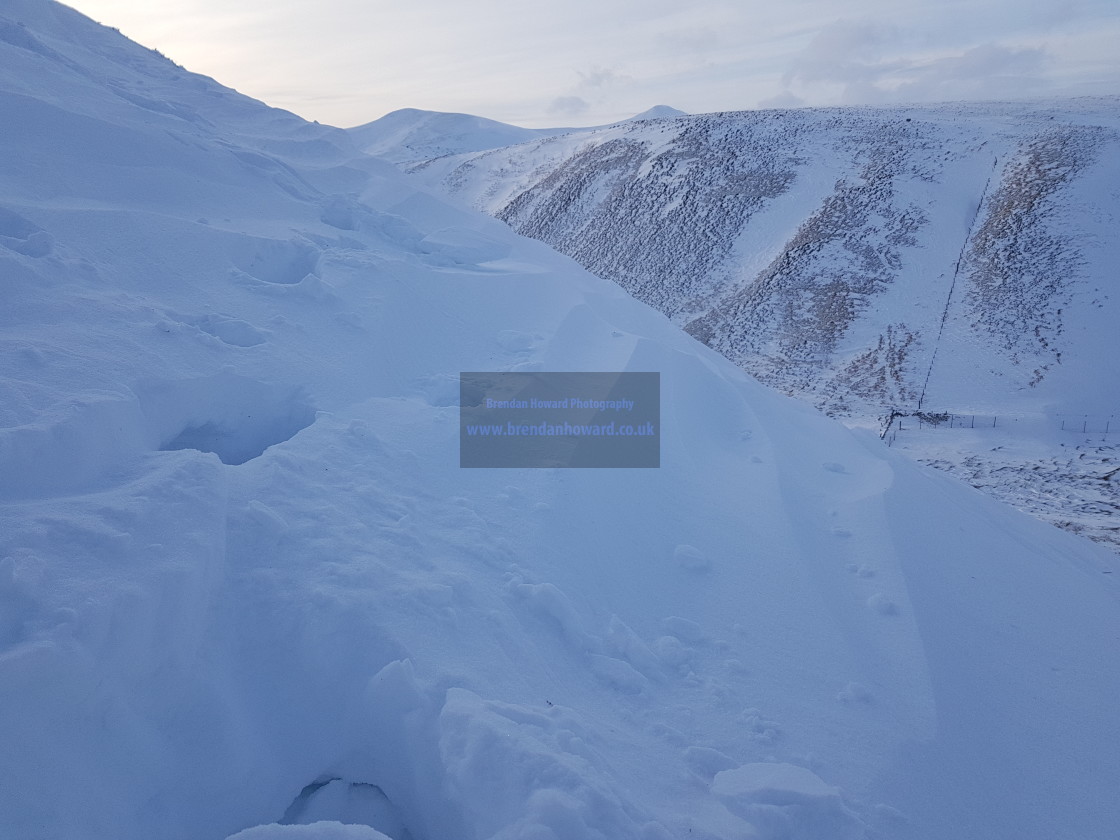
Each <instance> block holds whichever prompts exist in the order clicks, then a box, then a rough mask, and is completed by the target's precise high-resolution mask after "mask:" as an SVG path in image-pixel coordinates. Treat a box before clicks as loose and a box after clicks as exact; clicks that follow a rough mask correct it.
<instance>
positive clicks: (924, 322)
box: [414, 97, 1120, 545]
mask: <svg viewBox="0 0 1120 840" xmlns="http://www.w3.org/2000/svg"><path fill="white" fill-rule="evenodd" d="M414 169H415V171H416V172H417V174H418V175H420V176H421V177H423V178H425V179H427V181H428V182H429V183H431V184H434V185H437V186H439V187H440V188H441V189H444V190H446V191H448V192H449V193H451V194H453V195H456V196H460V197H463V198H465V199H466V200H467V201H469V202H470V203H471V204H473V205H474V206H477V207H479V208H481V209H484V210H486V211H487V212H489V213H491V214H493V215H495V216H497V217H498V218H501V219H503V220H505V221H506V222H508V223H509V224H510V225H511V226H512V227H513V228H514V229H516V230H518V231H520V232H521V233H524V234H527V235H529V236H533V237H536V238H538V239H541V240H543V241H545V242H548V243H549V244H551V245H553V246H554V247H556V248H557V249H558V250H560V251H562V252H564V253H567V254H569V255H570V256H572V257H574V258H575V259H577V260H579V261H580V262H581V263H582V264H583V265H584V266H586V267H588V268H589V269H590V270H592V271H594V272H595V273H597V274H599V275H601V276H604V277H608V278H610V279H613V280H615V281H616V282H618V283H619V284H620V285H622V286H623V287H624V288H626V289H627V290H629V291H630V292H631V293H632V294H634V295H635V296H636V297H638V298H639V299H641V300H644V301H646V302H647V303H650V304H651V305H653V306H656V307H658V308H659V309H661V310H662V311H663V312H664V313H665V314H667V315H668V316H669V317H670V318H671V319H673V321H674V322H675V323H678V324H680V325H681V326H682V327H684V328H685V329H687V330H688V331H689V332H690V333H692V334H693V335H694V336H696V337H697V338H699V339H700V340H702V341H704V342H705V343H706V344H708V345H709V346H711V347H713V348H715V349H717V350H719V351H720V352H721V353H723V354H724V355H725V356H727V357H728V358H730V359H731V360H732V361H734V362H736V363H737V364H739V365H741V366H742V367H743V368H744V369H745V370H747V371H748V372H750V373H751V374H752V375H754V376H755V377H757V378H758V379H760V380H761V381H763V382H765V383H767V384H769V385H771V386H773V387H775V388H777V389H779V390H781V391H784V392H786V393H788V394H791V395H795V396H798V397H800V398H802V399H805V400H807V401H809V402H811V403H812V404H814V405H816V406H817V407H819V408H821V409H823V410H825V411H827V412H828V413H830V414H833V415H835V416H840V417H844V418H846V419H847V420H848V421H849V422H850V423H853V424H855V425H865V426H870V427H874V426H876V425H877V424H882V425H883V426H885V425H886V423H887V422H889V420H890V419H893V418H895V417H897V416H898V415H900V414H901V415H912V414H915V413H917V412H919V411H921V412H925V413H927V414H928V413H932V414H937V415H944V414H950V413H953V414H958V415H967V416H968V418H969V420H968V422H969V423H972V422H973V421H972V419H971V418H972V416H973V415H977V414H981V415H984V416H986V418H987V421H988V422H989V424H991V422H993V421H995V422H996V424H997V428H1003V429H1004V430H1005V431H1006V432H1013V431H1015V429H1018V428H1025V427H1026V426H1027V425H1030V426H1031V427H1032V429H1033V428H1034V427H1039V426H1040V427H1043V428H1047V427H1049V428H1051V429H1052V430H1053V431H1054V432H1057V431H1059V430H1060V429H1061V426H1062V421H1063V418H1066V417H1069V416H1071V415H1075V414H1076V415H1078V416H1083V415H1089V418H1090V423H1089V425H1092V426H1094V427H1095V428H1094V431H1096V432H1098V433H1099V434H1098V435H1097V438H1094V439H1093V440H1085V439H1080V438H1079V439H1076V440H1075V439H1073V438H1071V437H1070V436H1068V435H1065V436H1060V435H1059V436H1055V437H1053V439H1052V440H1051V436H1049V435H1047V440H1048V442H1050V443H1052V444H1053V445H1052V446H1048V447H1047V448H1046V451H1045V452H1043V453H1042V454H1041V455H1039V457H1038V458H1033V459H1031V460H1030V461H1029V462H1018V464H1017V465H1016V464H1012V465H1011V466H1013V467H1016V468H1018V469H1023V470H1026V471H1027V472H1032V471H1034V470H1033V469H1032V467H1033V468H1036V469H1037V468H1039V467H1040V466H1041V465H1042V463H1044V462H1046V461H1048V460H1054V461H1056V463H1057V464H1058V465H1059V469H1066V470H1067V471H1068V472H1070V473H1072V474H1076V475H1079V476H1081V477H1083V478H1084V479H1086V480H1088V481H1091V480H1093V479H1097V478H1098V477H1099V474H1101V473H1102V471H1100V470H1094V471H1089V472H1087V471H1086V470H1085V465H1084V463H1083V462H1084V458H1085V456H1086V454H1088V455H1089V456H1090V460H1093V461H1100V460H1102V459H1103V460H1104V463H1105V464H1107V463H1109V460H1110V459H1112V458H1114V457H1115V456H1116V453H1115V451H1114V449H1112V448H1110V446H1109V445H1110V444H1111V443H1112V441H1110V440H1106V441H1104V443H1105V444H1106V445H1105V446H1104V447H1102V446H1100V443H1101V441H1100V440H1099V438H1100V436H1101V434H1100V433H1103V431H1104V429H1105V427H1106V424H1107V423H1108V418H1109V416H1110V415H1115V421H1116V422H1115V423H1113V424H1112V425H1114V426H1115V427H1116V429H1117V430H1120V366H1117V365H1114V364H1107V363H1105V364H1102V360H1107V359H1115V358H1117V357H1118V356H1120V332H1118V331H1117V330H1116V329H1115V327H1114V325H1115V324H1116V323H1117V321H1118V320H1120V294H1117V288H1116V277H1115V266H1116V265H1117V264H1118V262H1120V245H1118V243H1117V239H1116V237H1115V236H1114V235H1113V231H1114V230H1115V229H1116V227H1117V225H1118V224H1120V188H1118V186H1117V185H1118V184H1120V100H1117V99H1116V98H1115V97H1113V98H1100V99H1081V100H1073V101H1071V102H1065V103H1062V102H1057V103H1048V104H1006V105H999V104H983V105H960V106H956V105H948V106H931V107H922V108H890V109H831V110H798V111H765V112H752V113H738V114H715V115H705V116H695V117H681V118H677V119H671V120H661V121H658V122H654V123H639V124H633V125H626V124H622V125H619V126H614V127H610V128H606V129H601V130H598V131H593V132H588V133H584V134H580V135H571V136H568V137H564V138H553V139H550V140H544V141H536V142H533V143H527V144H521V145H518V146H514V147H512V148H508V149H498V150H492V151H489V152H485V153H481V154H475V155H465V156H461V157H459V158H452V159H445V160H440V161H435V162H432V163H431V164H427V165H420V166H419V167H414ZM1000 417H1002V418H1003V422H1002V426H1000V423H999V419H998V418H1000ZM946 420H948V418H946ZM1015 424H1022V425H1015ZM911 425H912V426H914V427H916V426H917V425H918V420H917V419H914V420H913V421H912V423H911ZM949 425H950V424H949V423H948V422H945V423H944V424H943V426H942V427H937V428H944V429H948V428H949ZM1078 425H1079V426H1080V424H1078ZM955 426H956V424H954V428H955ZM897 428H898V427H897V425H896V426H895V428H894V430H897ZM923 428H925V426H924V424H923ZM1071 428H1072V426H1071ZM906 430H908V429H907V427H906V426H905V424H904V425H903V431H906ZM1067 431H1068V429H1067ZM996 434H997V436H996V437H992V438H991V439H990V440H988V441H985V442H981V443H980V445H979V449H970V448H969V447H967V446H966V447H963V449H962V447H960V442H959V441H958V440H950V438H952V437H953V436H952V435H944V434H943V435H940V436H939V437H937V438H936V439H932V440H922V441H914V440H913V439H912V436H906V435H901V436H899V445H900V446H910V444H911V443H913V444H914V446H915V448H916V451H920V452H921V453H922V454H924V455H925V456H926V457H928V458H930V459H935V458H936V459H938V460H941V461H944V460H945V459H946V458H950V456H951V455H952V453H954V452H958V451H965V452H966V457H972V456H977V457H979V458H980V459H981V461H982V462H983V463H982V464H981V466H983V467H985V468H987V467H991V466H992V464H991V463H990V462H988V461H986V460H983V459H984V458H985V457H986V456H985V455H984V453H985V452H987V451H990V450H992V449H993V448H994V447H996V446H1003V445H1007V444H1008V440H1006V439H1004V437H1005V436H1002V437H1001V436H1000V435H1002V434H1003V433H1002V432H1001V433H996ZM1012 437H1017V436H1016V435H1014V434H1012ZM1020 442H1021V441H1020ZM1062 444H1065V446H1064V447H1063V445H1062ZM1074 447H1081V449H1080V450H1079V451H1077V452H1076V453H1075V454H1074V455H1073V456H1069V455H1068V452H1069V451H1073V450H1074ZM1063 449H1066V450H1067V451H1065V452H1063V451H1062V450H1063ZM951 460H953V461H954V463H955V465H956V467H957V468H964V467H965V464H964V463H963V462H962V461H960V460H959V459H955V458H952V459H951ZM978 464H980V462H978ZM1004 466H1007V465H1006V464H1000V468H1003V467H1004ZM964 472H965V474H966V475H967V476H968V477H969V478H971V479H975V480H979V472H978V471H977V470H969V469H964ZM985 483H989V482H985ZM1020 483H1021V482H1020ZM1016 486H1018V485H1017V484H1016V483H1015V482H1011V483H1009V484H1008V485H1007V486H1006V488H1005V489H1006V490H1007V492H1006V493H1004V494H1003V495H1004V497H1005V498H1009V499H1010V500H1011V501H1012V502H1013V503H1017V504H1020V505H1021V506H1024V507H1032V504H1031V501H1032V500H1031V499H1030V498H1029V496H1030V494H1029V493H1028V494H1023V493H1021V492H1019V491H1017V490H1015V489H1014V488H1015V487H1016ZM1105 487H1106V488H1109V492H1108V493H1107V494H1106V496H1107V498H1106V500H1105V501H1106V504H1104V505H1103V506H1098V508H1097V511H1098V512H1097V514H1096V515H1095V519H1094V521H1093V522H1091V523H1089V525H1088V531H1089V532H1090V533H1091V534H1092V535H1093V536H1095V537H1098V538H1101V539H1111V540H1114V541H1117V540H1120V537H1118V536H1117V535H1120V530H1118V529H1117V527H1116V525H1115V520H1116V516H1117V515H1118V514H1120V493H1118V492H1117V490H1116V488H1115V487H1110V485H1109V484H1108V482H1107V481H1106V482H1105ZM998 492H999V491H998V489H997V493H998ZM1075 497H1076V499H1077V500H1078V504H1079V505H1080V506H1081V507H1085V505H1084V504H1082V503H1084V502H1086V498H1085V497H1084V496H1083V495H1082V494H1080V493H1075ZM1044 513H1045V514H1046V515H1048V518H1050V519H1051V520H1052V521H1059V522H1064V523H1067V524H1068V522H1069V521H1070V519H1071V517H1072V518H1074V519H1079V517H1078V515H1077V512H1076V511H1075V510H1073V509H1072V508H1071V507H1070V506H1069V505H1062V504H1058V505H1056V506H1054V507H1052V508H1050V509H1047V510H1046V511H1044ZM1117 544H1118V545H1120V541H1118V542H1117Z"/></svg>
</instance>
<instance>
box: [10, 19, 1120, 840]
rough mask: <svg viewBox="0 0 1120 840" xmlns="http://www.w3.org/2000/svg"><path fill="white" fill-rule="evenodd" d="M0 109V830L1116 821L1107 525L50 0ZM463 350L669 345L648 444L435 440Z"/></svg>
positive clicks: (372, 831) (992, 826)
mask: <svg viewBox="0 0 1120 840" xmlns="http://www.w3.org/2000/svg"><path fill="white" fill-rule="evenodd" d="M0 125H2V126H3V129H2V130H0V289H2V294H3V301H4V306H3V307H2V308H0V744H2V745H3V749H0V836H3V837H11V838H19V840H59V839H60V838H62V839H63V840H71V839H73V840H87V838H89V839H92V838H106V839H108V838H111V839H112V840H140V838H143V840H180V839H181V840H187V839H188V838H189V840H211V838H212V840H222V838H226V837H230V836H232V837H237V838H238V840H275V839H276V838H281V839H282V840H295V838H303V840H313V838H319V840H327V839H328V838H333V839H334V840H339V839H340V838H347V839H348V840H355V839H356V838H362V839H363V840H382V838H384V837H389V838H391V840H437V838H463V840H484V838H493V840H498V839H499V838H501V839H502V840H508V839H511V838H530V837H532V838H556V840H588V838H610V840H626V839H627V838H630V839H631V840H665V838H684V837H691V838H707V840H716V839H717V838H718V839H719V840H731V838H743V837H758V838H770V839H771V840H777V839H778V838H800V839H801V840H821V839H822V838H828V840H835V838H863V837H866V838H888V837H889V838H892V840H894V839H895V838H898V839H899V840H905V838H915V840H918V839H919V838H920V840H934V838H936V839H937V840H941V838H945V837H985V838H1015V839H1016V840H1024V838H1026V839H1027V840H1031V838H1038V840H1042V839H1043V838H1045V840H1054V838H1067V839H1068V840H1074V839H1075V838H1076V840H1084V838H1097V837H1107V836H1108V835H1109V832H1110V831H1111V830H1112V829H1113V828H1114V826H1115V825H1116V824H1117V823H1118V822H1120V806H1118V805H1117V802H1116V799H1115V795H1114V790H1113V788H1114V784H1115V779H1116V778H1117V777H1118V775H1120V725H1118V723H1117V720H1116V718H1115V716H1114V715H1111V714H1109V709H1110V704H1111V703H1112V702H1113V701H1114V699H1115V697H1117V696H1118V695H1120V665H1118V663H1117V661H1116V658H1115V656H1114V655H1113V652H1114V647H1115V644H1116V641H1117V639H1118V638H1120V611H1118V610H1117V590H1116V578H1117V575H1114V574H1111V572H1112V571H1113V570H1114V566H1115V562H1114V558H1113V557H1112V555H1110V554H1109V553H1107V552H1105V551H1103V550H1101V549H1099V548H1096V547H1094V546H1092V545H1091V544H1089V543H1088V542H1086V541H1083V540H1080V539H1077V538H1075V537H1073V536H1070V535H1068V534H1064V533H1062V532H1060V531H1057V530H1055V529H1052V528H1050V527H1048V526H1045V525H1043V524H1041V523H1038V522H1037V521H1035V520H1033V519H1031V518H1030V517H1027V516H1023V515H1021V514H1018V513H1016V512H1015V511H1012V510H1009V509H1007V508H1005V507H1004V506H1002V505H998V504H996V503H994V502H992V501H991V500H989V499H987V498H986V497H985V496H983V495H981V494H979V493H975V492H972V491H970V490H968V489H967V488H962V487H961V486H959V485H958V484H957V483H956V482H954V481H952V480H950V479H948V478H945V477H943V476H940V475H938V474H936V473H932V472H928V471H924V470H922V469H921V468H919V467H916V466H915V465H913V464H912V463H911V462H909V461H908V460H906V459H905V458H902V457H899V456H897V455H896V454H895V453H893V452H892V451H891V450H889V449H887V448H885V447H883V446H882V445H881V443H880V442H879V441H878V440H877V439H876V438H875V437H874V436H873V435H870V434H862V433H852V432H850V431H848V430H846V429H845V428H843V427H842V426H840V425H839V424H837V423H834V422H832V421H830V420H828V419H827V418H824V417H822V416H820V415H819V414H818V413H817V412H815V411H814V410H812V409H810V408H808V407H807V406H804V405H802V404H799V403H796V402H794V401H791V400H788V399H786V398H784V397H782V396H779V395H776V394H774V393H773V392H771V391H770V390H768V389H766V388H764V387H762V386H760V385H759V384H757V383H756V382H754V381H753V380H751V379H750V378H749V377H747V376H746V375H744V374H743V373H742V372H741V371H740V370H739V369H737V368H736V367H735V366H734V365H732V364H731V363H730V362H728V361H727V360H725V359H723V358H722V357H720V356H719V355H717V354H716V353H714V352H712V351H710V350H708V349H707V348H704V347H703V346H701V345H699V344H697V343H696V342H695V341H693V340H692V339H691V338H690V337H688V336H687V335H685V334H684V333H682V332H681V331H680V330H679V329H677V328H676V327H675V326H674V325H673V324H671V323H670V322H668V321H667V320H666V319H665V318H664V317H663V316H661V315H660V314H658V313H657V312H655V311H654V310H652V309H650V308H647V307H646V306H644V305H643V304H640V303H638V302H635V301H634V300H633V299H632V298H631V297H630V296H628V295H627V294H625V293H623V292H622V291H621V290H620V289H618V287H617V286H615V285H614V284H612V283H610V282H608V281H605V280H602V279H599V278H597V277H595V276H593V275H590V274H588V273H586V272H585V271H584V270H582V269H580V268H579V267H578V266H577V265H576V264H574V263H573V262H571V261H570V260H568V259H567V258H565V257H562V256H560V255H558V254H556V253H555V252H554V251H552V250H551V249H549V248H547V247H546V246H544V245H542V244H540V243H537V242H533V241H530V240H526V239H522V238H520V237H518V236H516V235H515V234H513V233H512V232H511V231H509V230H508V228H506V227H505V226H504V225H502V224H500V223H499V222H497V221H494V220H492V219H488V218H486V217H484V216H482V215H481V214H477V213H474V212H468V211H466V210H463V209H458V208H456V207H453V206H451V205H449V204H447V203H445V202H444V201H442V200H441V199H438V198H435V197H433V196H432V195H429V194H427V193H425V192H424V191H422V190H419V189H417V187H416V186H415V184H413V183H411V182H409V181H406V180H405V178H404V176H402V175H401V174H400V173H398V172H397V171H396V170H395V169H393V168H391V167H390V166H389V165H388V164H385V163H383V162H379V161H377V160H374V159H372V158H369V157H367V156H364V155H362V154H361V153H360V152H359V151H358V150H357V149H355V148H354V147H353V146H352V145H351V141H350V139H349V138H348V135H346V134H344V133H342V132H339V131H336V130H334V129H330V128H326V127H322V126H316V125H308V124H306V123H303V122H302V121H300V120H298V119H297V118H295V117H293V116H292V115H290V114H286V113H284V112H280V111H276V110H274V109H270V108H267V107H266V106H264V105H262V104H260V103H256V102H253V101H251V100H248V99H245V98H244V97H241V96H238V95H237V94H235V93H233V92H232V91H229V90H227V89H225V88H222V87H221V86H219V85H217V84H216V83H214V82H213V81H211V80H209V79H205V78H202V77H199V76H196V75H193V74H190V73H188V72H186V71H184V70H182V69H181V68H178V67H176V66H174V65H173V64H171V63H170V62H169V61H167V60H166V59H163V58H162V57H160V56H158V55H156V54H154V53H151V52H149V51H146V50H144V49H142V48H140V47H138V46H136V45H134V44H131V43H129V42H128V41H126V40H125V39H124V38H123V37H121V36H120V35H119V34H117V33H115V32H112V31H109V30H106V29H103V28H100V27H98V26H96V25H94V24H93V23H91V22H90V21H88V20H86V19H84V18H82V17H81V16H80V15H78V14H76V13H74V12H72V11H71V10H69V9H66V8H65V7H63V6H60V5H58V4H55V3H52V2H48V1H47V0H14V2H9V3H7V4H6V5H5V6H4V8H3V9H2V10H0ZM646 125H647V126H648V125H651V124H649V123H646ZM463 370H499V371H500V370H520V371H534V370H541V371H548V370H634V371H657V372H660V374H661V382H662V390H663V395H662V410H661V418H662V429H661V441H662V448H661V468H660V469H656V470H648V469H647V470H563V469H554V470H479V469H474V470H463V469H460V468H459V466H458V410H457V406H456V402H457V399H458V373H459V372H460V371H463ZM341 823H346V824H347V825H342V824H341ZM278 824H279V825H278Z"/></svg>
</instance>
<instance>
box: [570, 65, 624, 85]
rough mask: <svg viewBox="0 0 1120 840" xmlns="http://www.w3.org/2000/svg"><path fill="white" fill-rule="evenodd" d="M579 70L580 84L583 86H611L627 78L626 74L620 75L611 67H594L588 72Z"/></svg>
mask: <svg viewBox="0 0 1120 840" xmlns="http://www.w3.org/2000/svg"><path fill="white" fill-rule="evenodd" d="M577 72H578V73H579V86H580V87H582V88H602V87H610V86H611V85H613V84H616V83H618V82H624V81H626V80H627V77H626V76H622V75H619V74H618V73H616V72H615V71H614V70H612V69H610V68H609V67H594V68H592V69H591V70H588V71H587V72H583V71H577Z"/></svg>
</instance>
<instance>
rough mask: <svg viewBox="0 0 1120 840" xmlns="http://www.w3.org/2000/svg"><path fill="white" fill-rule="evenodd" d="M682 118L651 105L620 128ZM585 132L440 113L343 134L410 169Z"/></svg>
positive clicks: (415, 113)
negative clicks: (424, 163) (435, 160)
mask: <svg viewBox="0 0 1120 840" xmlns="http://www.w3.org/2000/svg"><path fill="white" fill-rule="evenodd" d="M683 115H684V111H678V110H677V109H676V108H671V107H669V106H668V105H655V106H653V107H652V108H649V109H647V110H645V111H642V113H640V114H637V115H635V116H633V117H630V118H629V119H626V120H622V121H621V123H619V124H620V125H621V124H625V123H627V122H637V121H639V120H654V119H663V118H666V117H679V116H683ZM588 130H589V129H580V128H521V127H520V126H516V125H510V124H508V123H502V122H498V121H497V120H490V119H486V118H485V117H474V116H471V115H470V114H448V113H444V112H442V111H421V110H419V109H417V108H402V109H400V110H399V111H393V112H392V113H391V114H386V115H385V116H383V117H381V118H380V119H376V120H374V121H373V122H369V123H366V124H365V125H359V126H356V127H354V128H350V129H347V132H348V133H349V134H350V136H351V138H353V140H354V142H355V143H356V144H357V146H358V147H359V148H360V149H361V150H362V151H363V152H365V153H366V154H369V155H373V156H374V157H380V158H382V159H384V160H388V161H392V162H393V163H413V162H417V161H423V160H429V159H431V158H437V157H445V156H447V155H460V154H465V153H468V152H481V151H485V150H487V149H497V148H502V147H505V146H513V145H517V144H519V143H526V142H529V141H530V140H539V139H542V138H547V137H557V136H559V135H561V134H570V133H572V132H577V133H583V132H586V131H588ZM590 130H594V129H590Z"/></svg>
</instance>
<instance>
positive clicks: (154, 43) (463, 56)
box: [69, 0, 1120, 127]
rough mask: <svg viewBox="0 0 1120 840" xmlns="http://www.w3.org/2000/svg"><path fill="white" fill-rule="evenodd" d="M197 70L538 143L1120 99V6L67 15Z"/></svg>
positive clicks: (346, 9)
mask: <svg viewBox="0 0 1120 840" xmlns="http://www.w3.org/2000/svg"><path fill="white" fill-rule="evenodd" d="M69 5H71V6H73V7H75V8H77V9H78V10H79V11H81V12H84V13H85V14H87V15H89V16H90V17H92V18H94V19H95V20H98V21H100V22H101V23H104V24H106V25H108V26H115V27H117V28H118V29H120V30H121V31H122V32H123V33H124V34H125V35H127V36H129V37H130V38H132V39H133V40H136V41H139V42H140V43H141V44H144V45H145V46H148V47H154V48H156V49H159V50H160V51H161V52H163V53H164V54H165V55H167V56H169V57H170V58H172V59H174V60H175V61H177V62H178V63H180V64H182V65H184V66H186V67H187V69H189V70H194V71H196V72H199V73H204V74H206V75H208V76H213V77H214V78H216V79H217V80H218V81H220V82H222V83H223V84H226V85H228V86H230V87H233V88H236V89H238V90H239V91H241V92H242V93H245V94H248V95H250V96H253V97H256V98H258V99H262V100H264V101H265V102H267V103H268V104H270V105H275V106H278V107H281V108H287V109H288V110H291V111H295V112H296V113H297V114H300V115H301V116H303V117H306V118H307V119H317V120H319V121H320V122H324V123H330V124H333V125H337V126H342V127H349V126H352V125H358V124H361V123H365V122H368V121H370V120H373V119H376V118H377V117H380V116H382V115H383V114H386V113H388V112H389V111H393V110H396V109H397V108H406V107H412V108H426V109H431V110H438V111H461V112H465V113H471V114H479V115H482V116H486V117H491V118H493V119H498V120H502V121H503V122H512V123H516V124H518V125H525V126H531V127H544V126H557V125H595V124H602V123H607V122H612V121H614V120H616V119H620V118H623V117H627V116H631V115H632V114H635V113H637V112H639V111H644V110H645V109H646V108H649V107H651V106H653V105H659V104H665V105H672V106H674V107H676V108H680V109H682V110H684V111H689V112H691V113H703V112H708V111H728V110H743V109H751V108H758V107H767V106H771V107H772V106H783V107H784V106H792V105H837V104H874V103H886V102H929V101H945V100H959V99H999V98H1004V99H1006V98H1024V97H1034V96H1048V95H1078V94H1095V93H1096V94H1099V93H1113V94H1115V93H1120V2H1118V0H969V1H968V2H957V0H940V1H939V0H551V1H550V2H541V0H487V2H481V3H479V2H474V3H472V2H469V0H160V2H153V0H71V2H70V3H69Z"/></svg>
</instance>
